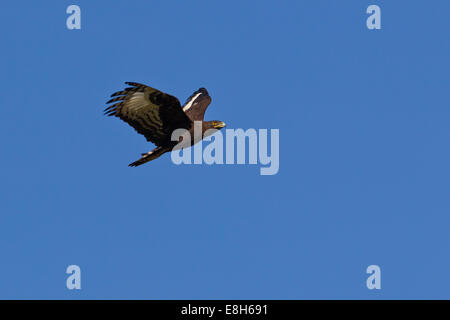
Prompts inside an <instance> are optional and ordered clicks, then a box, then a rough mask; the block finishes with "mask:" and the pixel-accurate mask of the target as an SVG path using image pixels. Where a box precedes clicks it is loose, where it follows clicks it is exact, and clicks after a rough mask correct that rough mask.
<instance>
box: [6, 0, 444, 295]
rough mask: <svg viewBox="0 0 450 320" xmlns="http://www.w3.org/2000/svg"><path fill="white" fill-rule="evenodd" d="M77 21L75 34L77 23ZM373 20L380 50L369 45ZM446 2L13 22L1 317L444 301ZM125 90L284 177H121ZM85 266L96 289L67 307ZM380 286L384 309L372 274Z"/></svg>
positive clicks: (165, 8)
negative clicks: (119, 94)
mask: <svg viewBox="0 0 450 320" xmlns="http://www.w3.org/2000/svg"><path fill="white" fill-rule="evenodd" d="M70 4H77V5H79V6H80V7H81V15H82V22H81V23H82V25H81V30H68V29H67V28H66V18H67V16H68V15H67V14H66V8H67V6H68V5H70ZM370 4H377V5H379V6H380V7H381V12H382V21H381V23H382V29H381V30H372V31H371V30H368V29H367V28H366V22H365V20H366V18H367V16H368V15H367V14H366V13H365V11H366V8H367V7H368V6H369V5H370ZM448 12H450V3H449V2H448V1H443V0H442V1H432V2H430V1H424V0H422V1H380V0H374V1H359V0H358V1H356V0H354V1H331V0H327V1H317V0H314V1H312V0H310V1H278V2H276V3H275V2H273V1H252V2H250V1H244V2H242V1H227V2H224V1H220V2H219V1H190V2H189V3H188V2H185V3H181V2H169V1H114V2H111V1H76V2H69V1H45V2H41V3H39V4H38V3H37V2H32V1H18V2H11V1H10V2H6V3H3V4H2V7H1V10H0V32H1V35H2V50H1V53H0V57H1V59H0V70H1V73H0V86H1V88H2V94H1V95H0V105H1V111H2V120H1V125H0V136H1V145H2V157H1V158H0V168H1V169H0V175H1V180H0V181H1V183H0V197H1V202H0V252H1V263H0V298H19V299H30V298H40V299H53V298H60V299H328V298H332V299H350V298H353V299H379V298H383V299H396V298H405V299H408V298H414V299H416V298H425V299H427V298H447V299H448V298H450V289H449V288H450V277H449V273H448V270H449V269H450V257H449V255H448V252H449V245H450V234H449V224H450V217H449V215H450V197H449V193H450V184H449V181H450V170H449V163H450V151H449V147H448V146H449V141H450V126H449V117H450V110H449V102H448V100H449V99H448V94H449V87H450V83H449V77H448V75H449V71H450V70H449V67H450V62H449V59H448V57H449V52H450V40H449V37H448V32H449V26H448ZM124 81H136V82H142V83H145V84H148V85H151V86H153V87H156V88H158V89H160V90H163V91H165V92H168V93H171V94H173V95H175V96H177V97H179V99H180V101H182V102H184V101H185V99H186V98H187V97H188V96H189V95H190V94H191V93H192V92H193V91H195V90H196V89H198V88H199V87H202V86H204V87H206V88H207V89H208V91H209V93H210V95H211V96H212V99H213V101H212V104H211V106H210V107H209V109H208V111H207V113H206V118H207V119H219V120H223V121H225V122H226V123H227V125H228V128H244V129H248V128H256V129H258V128H268V129H271V128H275V129H279V130H280V171H279V173H278V174H277V175H274V176H261V175H259V166H257V165H212V166H208V165H206V164H203V165H191V166H189V165H181V166H176V165H174V164H173V163H172V162H171V161H170V156H169V155H165V156H163V157H162V158H160V159H158V160H156V161H154V162H151V163H149V164H147V165H144V166H141V167H138V168H129V167H127V164H128V163H130V162H132V161H134V160H136V159H137V158H138V157H139V155H140V153H141V152H146V151H148V150H150V149H151V148H152V147H153V145H151V144H149V143H147V142H146V141H145V139H144V138H143V137H142V136H139V135H138V134H136V133H135V132H134V130H133V129H132V128H131V127H128V126H127V125H126V124H125V123H123V122H121V121H119V120H118V119H112V118H107V117H105V116H103V112H102V111H103V109H104V106H105V102H106V101H107V100H108V97H109V95H110V94H111V93H113V92H115V91H117V90H119V89H121V88H123V87H124V84H123V82H124ZM71 264H76V265H79V266H80V267H81V272H82V280H81V281H82V289H81V290H79V291H77V290H71V291H70V290H68V289H67V288H66V285H65V284H66V278H67V275H66V273H65V270H66V267H67V266H68V265H71ZM372 264H376V265H379V266H380V267H381V273H382V276H381V279H382V280H381V285H382V289H381V290H368V289H367V288H366V278H367V276H368V275H367V274H366V272H365V271H366V268H367V266H369V265H372Z"/></svg>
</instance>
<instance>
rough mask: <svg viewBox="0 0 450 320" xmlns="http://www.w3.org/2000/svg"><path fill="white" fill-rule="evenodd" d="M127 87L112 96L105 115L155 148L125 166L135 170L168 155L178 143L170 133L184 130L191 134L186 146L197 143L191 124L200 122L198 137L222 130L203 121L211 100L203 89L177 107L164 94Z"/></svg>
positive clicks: (137, 86)
mask: <svg viewBox="0 0 450 320" xmlns="http://www.w3.org/2000/svg"><path fill="white" fill-rule="evenodd" d="M125 83H126V84H128V85H129V86H130V87H128V88H125V89H124V90H123V91H118V92H115V93H113V94H112V95H111V97H113V98H112V99H111V100H109V101H108V102H107V104H108V103H112V105H110V106H108V107H107V108H106V109H105V115H108V116H115V117H118V118H120V119H122V120H123V121H125V122H126V123H128V124H129V125H130V126H132V127H133V128H134V129H135V130H136V131H137V132H138V133H140V134H142V135H143V136H144V137H145V138H146V139H147V141H150V142H152V143H154V144H155V145H156V148H155V149H153V150H152V151H150V152H148V153H143V154H142V157H141V158H140V159H138V160H137V161H135V162H133V163H131V164H129V166H132V167H136V166H139V165H141V164H143V163H146V162H148V161H151V160H154V159H156V158H158V157H160V156H161V155H163V154H164V153H166V152H169V151H172V149H173V147H175V146H176V145H177V144H178V141H172V140H171V137H172V132H173V131H174V130H176V129H187V130H189V132H190V134H191V141H190V143H189V144H190V145H193V144H194V143H196V142H198V141H197V140H198V139H197V140H195V139H194V121H202V137H200V140H201V139H202V138H203V137H204V136H203V134H204V133H205V131H206V130H208V129H221V128H223V127H225V123H223V122H222V121H217V120H214V121H204V120H203V117H204V115H205V111H206V109H207V108H208V106H209V104H210V103H211V97H210V96H209V94H208V91H206V89H205V88H200V89H198V90H197V91H195V92H194V93H193V94H192V95H191V96H190V97H189V98H188V99H187V101H186V103H185V104H184V106H183V107H181V104H180V101H179V100H178V99H177V98H176V97H174V96H171V95H169V94H167V93H164V92H161V91H159V90H156V89H154V88H151V87H149V86H146V85H144V84H140V83H136V82H125Z"/></svg>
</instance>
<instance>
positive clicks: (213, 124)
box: [210, 120, 226, 130]
mask: <svg viewBox="0 0 450 320" xmlns="http://www.w3.org/2000/svg"><path fill="white" fill-rule="evenodd" d="M210 122H211V127H212V128H214V129H217V130H220V129H222V128H225V127H226V124H225V122H223V121H219V120H213V121H210Z"/></svg>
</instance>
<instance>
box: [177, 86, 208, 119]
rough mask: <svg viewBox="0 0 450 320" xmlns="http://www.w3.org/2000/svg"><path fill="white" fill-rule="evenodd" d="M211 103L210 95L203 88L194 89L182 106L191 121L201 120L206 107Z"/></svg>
mask: <svg viewBox="0 0 450 320" xmlns="http://www.w3.org/2000/svg"><path fill="white" fill-rule="evenodd" d="M210 103H211V97H210V96H209V94H208V91H206V89H205V88H200V89H198V90H197V91H195V92H194V93H193V94H192V95H191V96H190V97H189V98H188V99H187V100H186V103H185V104H184V106H183V111H184V112H185V113H186V114H187V116H188V117H189V119H191V120H192V121H196V120H197V121H203V118H204V116H205V111H206V108H208V106H209V104H210Z"/></svg>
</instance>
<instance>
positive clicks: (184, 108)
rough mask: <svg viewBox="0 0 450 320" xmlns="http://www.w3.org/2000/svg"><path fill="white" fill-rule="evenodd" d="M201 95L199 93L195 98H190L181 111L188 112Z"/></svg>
mask: <svg viewBox="0 0 450 320" xmlns="http://www.w3.org/2000/svg"><path fill="white" fill-rule="evenodd" d="M201 94H202V93H201V92H199V93H197V94H196V95H195V96H193V97H192V99H191V100H189V101H188V103H186V105H185V106H184V107H183V111H184V112H186V111H187V110H189V109H190V108H191V107H192V105H193V104H194V101H195V100H196V99H197V98H198V97H199V96H200V95H201Z"/></svg>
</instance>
